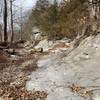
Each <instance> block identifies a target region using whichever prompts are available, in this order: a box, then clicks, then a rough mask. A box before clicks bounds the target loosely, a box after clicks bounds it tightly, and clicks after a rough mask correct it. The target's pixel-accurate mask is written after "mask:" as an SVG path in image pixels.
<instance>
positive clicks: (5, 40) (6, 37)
mask: <svg viewBox="0 0 100 100" xmlns="http://www.w3.org/2000/svg"><path fill="white" fill-rule="evenodd" d="M4 42H5V43H7V42H8V35H7V1H6V0H4Z"/></svg>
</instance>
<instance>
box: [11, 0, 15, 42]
mask: <svg viewBox="0 0 100 100" xmlns="http://www.w3.org/2000/svg"><path fill="white" fill-rule="evenodd" d="M10 13H11V43H12V42H13V40H14V29H13V14H12V0H10Z"/></svg>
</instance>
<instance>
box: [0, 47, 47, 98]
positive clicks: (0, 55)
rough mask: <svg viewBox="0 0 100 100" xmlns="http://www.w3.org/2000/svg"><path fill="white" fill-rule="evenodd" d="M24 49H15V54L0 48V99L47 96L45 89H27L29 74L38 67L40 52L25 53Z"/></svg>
mask: <svg viewBox="0 0 100 100" xmlns="http://www.w3.org/2000/svg"><path fill="white" fill-rule="evenodd" d="M24 49H25V48H24V47H22V48H17V49H15V51H16V53H15V54H14V55H13V54H9V53H8V52H6V51H4V50H0V97H1V98H0V100H37V99H38V100H45V98H46V97H47V93H46V92H45V91H35V90H33V91H27V90H26V89H25V85H26V81H27V80H28V79H29V78H28V76H29V75H30V73H31V72H32V71H35V70H36V69H37V68H38V67H37V64H36V62H37V59H38V54H37V56H35V55H34V54H32V53H30V54H29V52H26V53H24V54H23V50H24ZM39 55H40V54H39Z"/></svg>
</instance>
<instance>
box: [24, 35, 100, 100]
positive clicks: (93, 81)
mask: <svg viewBox="0 0 100 100" xmlns="http://www.w3.org/2000/svg"><path fill="white" fill-rule="evenodd" d="M67 51H68V50H64V51H61V52H60V53H55V54H49V55H45V56H43V57H41V58H40V59H39V61H38V67H39V68H38V69H37V71H35V72H33V73H32V74H31V75H30V76H29V77H30V80H29V81H27V84H26V88H27V90H33V89H36V90H43V91H47V93H48V97H47V99H46V100H91V98H92V99H93V98H94V97H95V96H96V95H98V96H99V95H100V90H99V89H100V35H97V36H95V37H94V36H90V37H88V38H86V39H84V40H83V41H82V42H81V43H80V45H79V46H78V47H77V48H75V49H73V50H72V51H71V52H70V53H69V54H67ZM72 84H77V85H79V86H84V87H85V88H89V89H90V90H93V91H92V94H91V98H86V97H84V96H81V95H80V94H78V93H77V91H76V93H74V92H72V91H71V89H70V88H69V87H68V86H70V85H72ZM93 100H95V99H93ZM98 100H99V99H98Z"/></svg>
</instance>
